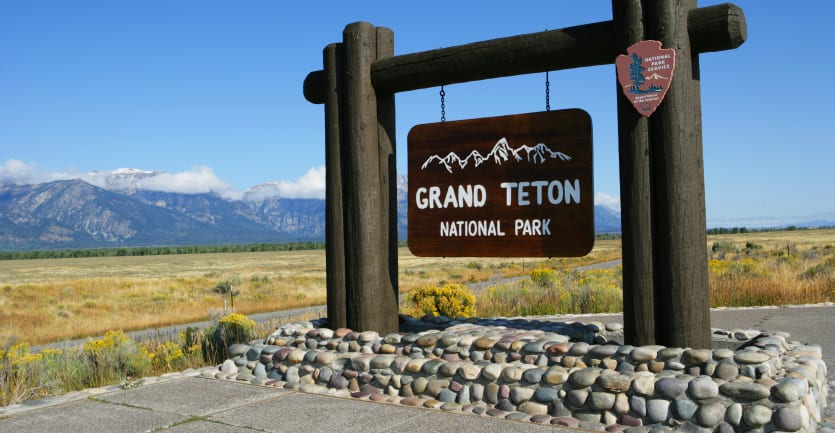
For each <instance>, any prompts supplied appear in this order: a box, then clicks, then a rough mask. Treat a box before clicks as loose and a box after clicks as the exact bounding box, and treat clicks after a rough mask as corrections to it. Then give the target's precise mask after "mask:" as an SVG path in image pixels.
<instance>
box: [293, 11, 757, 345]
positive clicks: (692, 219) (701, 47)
mask: <svg viewBox="0 0 835 433" xmlns="http://www.w3.org/2000/svg"><path fill="white" fill-rule="evenodd" d="M555 7H556V6H555ZM746 37H747V28H746V23H745V16H744V14H743V12H742V10H741V9H740V8H739V7H737V6H735V5H733V4H718V5H713V6H708V7H703V8H699V7H697V6H696V0H612V20H610V21H602V22H597V23H589V24H581V25H577V26H572V27H566V28H563V29H557V30H548V31H544V32H535V33H530V34H523V35H516V36H508V37H504V38H500V39H494V40H489V41H478V42H472V43H469V44H464V45H459V46H454V47H446V48H441V49H437V50H430V51H423V52H416V53H410V54H403V55H396V56H395V55H394V32H392V31H391V29H388V28H385V27H375V26H374V25H372V24H371V23H367V22H357V23H351V24H349V25H348V26H346V27H345V29H344V31H343V32H342V40H341V42H337V43H332V44H329V45H328V46H326V47H325V49H324V52H323V56H322V60H323V69H322V70H318V71H313V72H311V73H310V74H308V76H307V77H306V78H305V80H304V95H305V98H306V99H307V100H308V101H310V102H312V103H316V104H324V108H325V109H324V114H325V116H324V117H325V122H324V124H325V163H326V165H327V191H326V196H327V204H326V214H325V215H326V216H325V219H326V245H327V248H326V249H327V251H326V255H325V256H326V262H327V286H328V322H329V323H328V325H329V326H330V327H331V328H337V327H349V328H351V329H354V330H375V331H377V332H379V333H380V334H381V335H384V334H387V333H391V332H397V331H398V299H397V298H398V265H397V258H398V257H397V256H398V250H397V247H398V242H397V225H398V218H397V198H396V194H397V190H396V185H395V183H396V182H395V177H396V165H397V164H396V160H397V158H396V155H395V149H396V146H395V137H396V133H395V124H396V122H395V98H394V96H395V94H396V93H399V92H406V91H410V90H417V89H425V88H428V87H436V86H441V85H452V84H455V83H464V82H468V81H477V80H485V79H490V78H498V77H507V76H512V75H520V74H531V73H542V72H545V71H558V70H566V69H572V68H580V67H588V66H598V65H611V64H612V63H615V62H616V60H615V59H616V58H617V56H618V55H621V54H624V53H626V54H627V55H629V54H630V52H629V48H630V47H631V46H633V45H634V44H637V43H640V42H642V41H646V40H655V41H658V42H660V44H661V45H660V46H661V48H662V49H672V50H674V51H675V69H676V73H675V75H673V76H671V80H670V82H669V83H668V85H667V86H666V90H667V92H666V95H665V96H664V100H663V102H661V101H660V98H659V101H658V102H659V104H658V105H657V107H655V108H654V112H651V111H649V112H651V113H652V116H645V115H644V114H646V113H648V112H645V111H639V112H636V110H635V107H633V105H632V103H631V101H629V100H628V99H627V98H628V97H629V95H626V97H624V95H622V94H621V93H622V89H623V88H624V86H626V85H627V84H628V85H629V89H628V90H631V89H632V86H633V85H635V91H634V92H633V93H632V94H635V95H650V96H653V97H654V96H660V95H658V94H659V93H663V92H658V91H657V90H659V89H656V88H657V87H659V86H661V84H658V83H655V82H652V80H655V79H660V78H659V77H661V76H663V77H665V78H666V73H665V72H666V70H665V69H664V68H663V66H664V64H663V63H659V64H658V65H652V64H650V65H646V64H643V59H642V63H641V64H640V65H636V66H635V67H634V68H633V72H634V74H633V76H632V77H627V78H629V79H630V82H629V83H624V84H621V83H612V84H613V86H612V88H613V90H614V89H617V92H618V97H617V102H616V103H617V105H618V109H617V112H618V148H619V163H620V164H619V168H620V186H621V191H620V197H621V208H622V213H621V221H622V222H621V225H622V229H623V230H622V231H623V299H624V305H623V316H624V334H625V337H624V338H625V340H626V341H627V342H628V343H629V344H632V345H646V344H660V345H664V346H670V347H673V346H675V347H691V348H709V347H710V345H711V334H710V308H709V304H708V299H709V290H708V273H707V254H706V253H705V245H706V244H707V240H706V239H707V238H706V230H705V227H706V223H705V196H704V195H705V190H704V169H703V167H704V159H703V155H702V129H701V94H700V87H701V81H702V78H706V77H702V76H701V75H700V71H699V55H700V54H703V53H708V52H712V51H721V50H727V49H733V48H736V47H738V46H739V45H741V44H742V43H743V42H745V39H746ZM657 55H660V56H663V55H664V54H657ZM654 56H656V55H651V56H647V57H654ZM638 57H641V54H638ZM630 60H631V62H634V61H635V60H634V58H633V59H630ZM662 60H666V59H662V58H658V59H654V60H650V61H651V62H652V61H655V62H660V61H662ZM658 66H662V68H661V69H658V70H657V71H655V70H653V71H650V70H649V69H650V68H655V67H658ZM641 68H645V70H644V71H641V70H640V69H641ZM644 72H646V73H647V75H643V73H644ZM654 72H658V74H657V76H652V74H653V73H654ZM638 73H640V74H641V76H640V77H639V76H638V75H637V74H638ZM613 78H614V77H613ZM720 79H721V77H720ZM613 81H614V80H613ZM615 84H616V86H615ZM650 86H652V87H650ZM635 99H636V100H637V99H649V98H635ZM638 108H639V110H641V108H640V107H638ZM446 126H450V127H451V126H454V124H453V123H452V122H450V124H449V125H446ZM492 132H493V134H491V136H489V137H488V136H474V137H472V139H470V140H469V142H468V143H464V142H462V144H461V145H462V146H463V147H462V149H468V150H470V151H473V150H477V151H478V152H479V153H481V152H487V153H489V152H490V150H491V149H493V147H494V146H495V145H496V143H498V142H499V140H500V139H501V138H502V137H504V138H505V139H506V140H507V143H508V146H512V147H513V148H514V149H516V148H517V147H519V146H522V145H528V146H535V145H536V144H538V143H539V142H540V141H542V142H543V143H544V144H546V145H548V147H549V149H551V150H553V151H554V152H562V153H564V154H566V155H569V156H571V158H572V161H574V160H575V159H578V160H582V159H583V158H584V157H581V156H577V155H578V154H577V150H575V149H567V148H565V149H564V148H562V147H560V146H561V144H560V143H558V142H557V143H556V144H552V143H551V142H550V141H548V140H550V139H549V138H547V137H542V138H540V137H532V138H530V140H531V141H528V138H525V139H520V138H519V137H515V136H511V134H506V135H503V134H505V132H504V131H492ZM552 146H553V147H552ZM460 151H461V149H458V150H455V152H460ZM427 152H428V153H427V154H426V155H425V156H424V157H423V160H422V161H421V158H418V162H419V164H423V163H424V162H426V160H427V159H429V157H430V156H431V155H434V154H439V155H440V154H441V153H440V152H442V150H441V149H439V148H435V149H432V150H427ZM481 154H482V155H484V153H481ZM465 159H466V156H465ZM588 161H589V165H590V164H591V156H590V153H589V156H588ZM554 162H557V163H558V165H563V163H565V161H557V160H555V161H554ZM410 164H411V163H410ZM450 168H452V167H450ZM433 170H435V171H436V172H437V173H436V175H439V174H442V173H443V170H445V168H444V167H440V166H438V165H436V166H434V167H433ZM555 173H556V174H555ZM409 174H410V176H411V175H412V174H413V169H412V168H410V173H409ZM517 175H518V176H519V177H518V178H510V177H509V178H507V179H505V180H501V181H500V182H499V184H501V183H502V182H505V181H507V182H516V183H517V185H516V186H515V187H512V189H511V187H508V188H506V189H505V188H502V187H501V186H499V188H500V189H499V190H498V191H493V192H491V191H490V190H489V189H488V186H489V187H490V188H495V185H494V184H495V180H498V176H499V175H498V174H495V173H491V174H485V175H482V176H484V177H486V179H484V182H483V183H482V182H480V181H479V182H475V181H473V182H470V181H467V182H468V183H464V182H463V181H462V182H461V183H460V184H463V185H466V184H471V185H474V186H473V192H472V196H471V197H470V199H471V200H473V203H475V200H477V198H476V188H475V185H484V187H485V190H484V197H480V196H479V197H478V200H482V199H483V200H485V202H484V208H479V209H478V210H484V211H485V212H484V214H483V215H482V214H480V213H479V214H478V219H485V220H490V219H494V218H495V217H494V216H492V214H493V210H490V209H488V206H499V207H501V205H502V204H503V203H506V201H505V202H503V201H502V200H501V199H500V198H501V194H505V196H504V198H505V200H506V199H507V194H510V197H511V199H513V197H514V194H515V197H516V198H515V200H516V201H517V202H518V203H521V201H522V200H528V201H530V200H532V199H535V198H536V194H537V193H538V191H539V192H542V193H543V194H547V192H548V189H547V188H546V185H548V187H549V188H550V186H551V181H553V180H563V181H564V180H565V179H569V180H572V179H575V178H577V179H580V182H581V183H580V188H579V189H580V202H579V203H580V205H583V206H584V205H593V202H592V197H591V192H592V191H591V185H590V184H589V187H586V186H585V184H583V183H582V182H583V180H582V179H581V178H579V177H577V176H579V174H577V175H575V174H569V175H565V174H559V173H558V172H554V173H550V172H549V175H548V176H545V175H539V174H536V175H535V176H532V175H531V172H528V173H526V174H524V176H525V177H521V176H522V175H521V174H517ZM490 176H496V179H489V177H490ZM528 179H530V180H532V181H534V182H535V181H546V182H548V183H547V184H538V185H540V186H537V187H534V186H533V185H531V186H527V185H526V186H525V187H521V184H522V182H529V180H528ZM491 180H492V182H490V181H491ZM421 182H424V181H420V180H419V181H414V180H411V179H410V184H411V183H414V187H415V188H420V187H421ZM445 182H447V183H446V184H441V183H438V184H431V183H426V184H425V185H423V186H424V187H426V188H427V190H426V193H427V196H426V197H425V198H427V200H430V202H431V200H433V199H432V198H431V197H432V195H431V193H430V191H429V187H431V186H433V185H436V186H439V187H441V188H442V187H443V185H447V187H448V186H449V185H452V182H451V181H449V180H447V181H445ZM589 182H590V180H589ZM559 184H560V185H562V187H563V202H565V203H563V204H559V205H555V206H560V207H565V208H566V209H567V208H569V207H574V206H575V204H574V197H573V196H571V199H572V204H568V203H567V202H566V201H567V198H566V197H565V194H566V190H567V189H568V188H566V184H565V183H564V182H563V183H559ZM569 184H571V185H573V184H572V183H571V182H569ZM456 185H458V183H456ZM536 188H540V189H539V190H537V189H536ZM554 188H557V187H556V184H555V186H554ZM448 190H449V189H448V188H447V192H448ZM520 192H521V193H522V197H521V198H520V196H519V195H518V194H520ZM525 192H527V195H525ZM573 192H574V191H573V190H572V192H571V193H572V194H573ZM445 193H446V192H444V194H445ZM455 193H456V196H455V197H450V202H449V203H452V201H457V203H461V199H460V194H458V190H457V188H456V189H455ZM532 193H533V195H531V194H532ZM412 194H413V195H415V196H416V195H417V189H415V190H414V191H413V192H412ZM478 194H480V192H479V193H478ZM496 194H498V198H496V197H494V196H495V195H496ZM554 194H555V195H554V197H555V198H556V194H557V191H556V189H555V190H554ZM584 194H588V195H584ZM441 197H442V194H441V190H439V191H438V196H437V199H438V200H439V201H441V200H443V201H441V204H442V205H443V203H444V201H446V195H443V199H442V198H441ZM544 197H547V195H546V196H543V200H544ZM413 200H414V199H413ZM555 201H557V200H555ZM434 203H436V204H437V201H436V202H434ZM488 203H490V204H489V205H488ZM518 203H517V204H518ZM506 207H507V206H506ZM519 207H524V208H529V209H534V208H535V207H534V206H532V205H527V206H519ZM507 208H508V210H510V207H507ZM432 210H433V211H434V210H435V209H432ZM502 211H505V209H502ZM514 212H515V211H514ZM578 214H579V215H582V211H579V210H578ZM495 215H499V214H498V213H496V214H495ZM455 218H459V217H458V216H455ZM460 218H462V219H463V218H469V219H473V218H476V216H475V215H472V216H464V215H462V216H461V217H460ZM517 218H521V219H530V220H535V219H537V218H538V219H540V224H539V230H540V232H544V226H543V223H542V222H541V220H542V219H547V218H548V216H539V214H533V213H531V214H530V215H522V216H520V217H513V219H514V220H515V219H517ZM580 219H583V218H582V217H581V218H580ZM555 221H556V217H553V218H551V223H550V225H549V226H548V229H549V231H550V232H552V233H553V232H555V230H558V229H559V224H562V223H564V222H562V223H555ZM561 221H562V218H561ZM434 225H435V227H434V230H438V233H440V222H435V223H434ZM431 226H432V224H430V228H431ZM457 228H458V227H457V226H456V229H457ZM497 229H498V227H496V228H495V230H497ZM529 229H530V230H535V229H534V226H533V225H532V224H531V227H530V228H529ZM488 230H489V227H488ZM502 230H503V231H504V232H505V233H509V232H510V231H512V230H514V227H513V226H509V227H504V226H503V227H502ZM523 230H524V226H523ZM416 236H418V237H420V236H419V235H418V234H416ZM458 240H459V241H460V239H458ZM504 240H505V241H506V240H507V239H504ZM411 242H413V240H412V239H410V243H411ZM418 242H420V240H418ZM455 243H456V242H449V243H448V244H449V246H450V248H451V247H452V245H454V244H455ZM554 243H559V240H557V242H554ZM497 248H498V247H497ZM578 249H579V248H578ZM447 251H449V252H447V253H446V254H451V251H450V249H447ZM502 254H505V253H502Z"/></svg>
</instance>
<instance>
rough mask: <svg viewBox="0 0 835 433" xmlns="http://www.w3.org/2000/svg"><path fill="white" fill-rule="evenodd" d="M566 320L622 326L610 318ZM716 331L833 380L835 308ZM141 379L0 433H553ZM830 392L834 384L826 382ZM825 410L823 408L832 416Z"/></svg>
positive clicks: (192, 380) (21, 414)
mask: <svg viewBox="0 0 835 433" xmlns="http://www.w3.org/2000/svg"><path fill="white" fill-rule="evenodd" d="M565 319H566V320H580V321H585V320H589V321H590V320H595V321H603V322H609V321H620V320H622V317H621V316H620V315H619V314H617V315H587V316H582V317H579V318H578V317H572V316H565ZM711 320H712V325H713V327H715V328H721V329H728V330H730V329H758V330H766V329H769V330H779V331H785V332H788V333H790V334H791V336H792V338H791V339H793V340H799V341H804V342H814V343H818V344H820V345H821V346H822V347H823V353H824V357H825V362H826V364H827V367H828V371H829V380H830V381H832V380H833V379H835V373H833V370H835V356H833V355H835V305H832V304H828V305H819V306H796V307H775V308H750V309H717V310H712V311H711ZM196 374H197V373H196V372H193V373H182V374H172V375H165V376H163V377H161V378H149V379H148V380H147V382H146V384H145V385H143V386H140V387H137V388H132V389H119V388H118V387H115V386H114V387H105V388H100V389H95V390H86V391H83V392H76V393H70V394H68V395H65V396H60V397H54V398H50V399H45V400H40V401H33V402H28V403H25V404H22V405H16V406H10V407H6V408H0V432H22V433H27V432H51V431H60V432H67V433H75V432H79V433H84V432H127V433H132V432H147V431H160V432H208V433H213V432H218V433H226V432H256V431H261V432H264V431H266V432H299V431H304V432H309V433H315V432H329V433H331V432H357V431H369V432H456V433H460V432H465V431H478V432H484V433H487V432H511V433H512V432H551V433H554V432H560V431H565V432H568V431H571V430H567V429H564V428H561V427H556V426H550V425H540V424H534V423H530V422H519V421H510V420H503V419H496V418H491V417H489V416H477V415H472V414H462V413H446V412H441V411H438V410H430V409H423V408H413V407H406V406H399V405H391V404H385V403H375V402H371V401H363V400H356V399H347V398H336V397H330V396H325V395H315V394H306V393H303V392H299V391H292V390H285V389H278V388H272V387H260V386H254V385H248V384H242V383H237V382H228V381H221V380H213V379H203V378H199V377H196ZM830 383H832V382H830ZM830 410H831V408H830ZM575 431H576V430H575Z"/></svg>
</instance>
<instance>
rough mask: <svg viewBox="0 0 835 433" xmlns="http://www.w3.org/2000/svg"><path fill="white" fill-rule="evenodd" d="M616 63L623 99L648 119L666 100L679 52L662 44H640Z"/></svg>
mask: <svg viewBox="0 0 835 433" xmlns="http://www.w3.org/2000/svg"><path fill="white" fill-rule="evenodd" d="M626 52H627V54H626V55H624V54H621V55H619V56H618V57H617V58H616V59H615V67H616V69H617V74H618V81H619V82H620V85H621V89H622V90H623V94H624V96H626V98H627V99H628V100H629V102H630V103H632V106H634V107H635V109H636V110H638V113H640V114H641V115H642V116H646V117H649V116H650V115H651V114H652V113H654V112H655V109H656V108H658V105H660V104H661V101H663V100H664V96H666V95H667V90H669V88H670V83H671V82H672V80H673V72H674V71H675V66H676V52H675V50H674V49H672V48H667V49H662V48H661V42H660V41H652V40H649V41H641V42H638V43H637V44H634V45H632V46H630V47H629V48H627V50H626Z"/></svg>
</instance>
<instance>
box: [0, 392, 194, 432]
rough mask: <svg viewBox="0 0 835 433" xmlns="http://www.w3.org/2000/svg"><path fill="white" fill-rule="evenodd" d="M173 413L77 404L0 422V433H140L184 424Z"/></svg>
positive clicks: (105, 404) (126, 407)
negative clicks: (178, 423) (180, 423)
mask: <svg viewBox="0 0 835 433" xmlns="http://www.w3.org/2000/svg"><path fill="white" fill-rule="evenodd" d="M184 419H185V417H184V416H182V415H178V414H174V413H160V412H153V411H150V410H148V409H142V408H137V407H130V406H124V405H120V404H112V403H107V402H101V401H94V400H80V401H75V402H72V403H67V404H63V405H57V406H52V407H47V408H43V409H38V410H34V411H29V412H25V413H21V414H19V415H12V416H10V417H8V418H5V419H0V432H33V433H34V432H61V433H101V432H122V433H134V432H136V433H140V432H148V431H152V430H159V429H162V428H164V427H165V426H169V425H172V424H174V423H177V422H180V421H183V420H184Z"/></svg>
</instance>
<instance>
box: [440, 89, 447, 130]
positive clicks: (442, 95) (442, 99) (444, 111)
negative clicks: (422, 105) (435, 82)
mask: <svg viewBox="0 0 835 433" xmlns="http://www.w3.org/2000/svg"><path fill="white" fill-rule="evenodd" d="M445 96H446V92H444V86H443V85H441V122H446V105H445V104H444V97H445Z"/></svg>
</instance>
